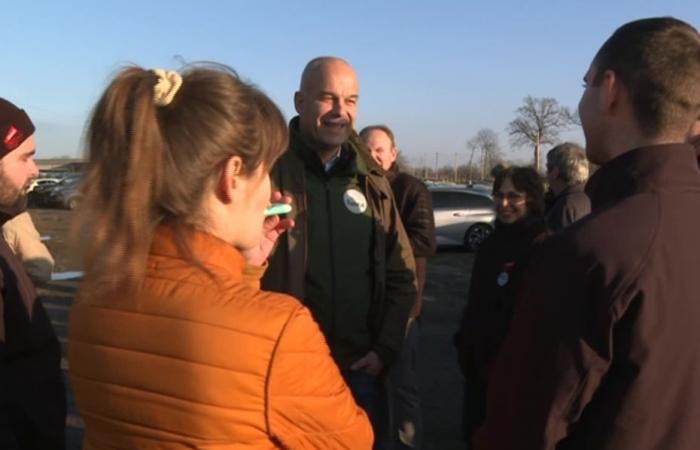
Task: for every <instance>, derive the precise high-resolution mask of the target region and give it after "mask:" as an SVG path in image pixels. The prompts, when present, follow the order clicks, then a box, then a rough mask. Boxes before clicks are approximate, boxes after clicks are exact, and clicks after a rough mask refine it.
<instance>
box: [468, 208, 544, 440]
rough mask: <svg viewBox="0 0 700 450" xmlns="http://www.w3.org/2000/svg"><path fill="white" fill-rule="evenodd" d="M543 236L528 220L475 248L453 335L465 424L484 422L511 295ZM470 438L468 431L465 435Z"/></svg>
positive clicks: (538, 223) (539, 223)
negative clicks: (462, 382) (463, 394)
mask: <svg viewBox="0 0 700 450" xmlns="http://www.w3.org/2000/svg"><path fill="white" fill-rule="evenodd" d="M545 236H546V226H545V223H544V221H543V220H542V219H539V218H536V219H535V218H531V219H526V220H523V221H521V222H518V223H515V224H512V225H505V224H502V223H500V222H496V230H495V231H494V232H493V234H491V235H490V236H489V237H488V238H487V239H486V240H485V241H484V243H483V244H482V245H481V246H480V247H479V251H478V253H477V255H476V259H475V261H474V266H473V268H472V275H471V281H470V287H469V298H468V303H467V307H466V308H465V309H464V313H463V314H462V321H461V323H460V328H459V331H458V332H457V335H456V336H455V344H456V345H457V353H458V356H459V363H460V367H461V369H462V373H463V375H464V377H465V380H466V383H467V386H466V389H467V390H470V392H468V395H469V396H470V398H471V401H470V402H468V403H469V404H467V405H465V408H467V409H468V411H465V416H466V417H467V419H466V422H467V423H466V426H467V427H468V428H469V429H470V430H471V429H473V428H474V427H476V426H478V425H479V424H480V423H481V421H482V420H483V412H484V408H485V405H484V396H485V390H486V382H487V379H488V373H489V368H490V366H491V363H492V361H493V359H494V357H495V356H496V354H497V353H498V351H499V349H500V346H501V343H502V342H503V339H504V338H505V336H506V333H507V332H508V327H509V325H510V320H511V316H512V313H513V305H514V303H515V292H516V288H517V286H518V284H519V282H520V277H521V274H522V273H523V270H524V268H525V267H526V266H527V263H528V259H529V257H530V255H531V252H532V251H533V248H534V247H535V246H536V245H537V244H538V243H539V242H541V241H542V240H543V239H544V237H545ZM468 434H469V433H468Z"/></svg>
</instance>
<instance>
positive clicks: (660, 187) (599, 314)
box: [476, 144, 700, 450]
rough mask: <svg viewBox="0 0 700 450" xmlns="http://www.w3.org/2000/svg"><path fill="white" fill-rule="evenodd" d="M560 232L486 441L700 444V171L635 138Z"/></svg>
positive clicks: (554, 445) (521, 446) (664, 447)
mask: <svg viewBox="0 0 700 450" xmlns="http://www.w3.org/2000/svg"><path fill="white" fill-rule="evenodd" d="M586 190H587V193H588V194H589V197H590V198H591V204H592V207H593V212H592V213H591V214H590V215H589V216H587V217H586V218H584V219H582V220H581V221H579V222H577V223H575V224H573V225H572V226H571V227H569V228H567V229H565V230H564V231H563V232H562V233H561V234H559V235H556V236H554V237H553V238H551V239H550V240H548V241H547V242H546V243H545V244H544V246H543V248H542V251H541V252H540V253H539V255H538V257H536V259H535V260H533V264H532V266H531V267H532V269H533V270H532V271H529V272H528V273H527V274H526V280H527V284H526V286H525V287H524V289H523V290H522V292H521V294H520V295H519V296H518V300H517V304H516V310H515V314H514V317H513V321H512V323H511V329H510V333H509V335H508V337H507V338H506V340H505V342H504V344H503V347H502V349H501V353H500V354H499V356H498V357H497V358H496V361H495V365H494V368H493V372H492V374H491V375H492V378H491V380H490V384H489V388H488V406H487V418H486V421H485V424H484V426H483V427H482V428H481V429H480V430H479V431H478V432H477V436H476V444H477V445H476V448H477V449H478V450H487V449H493V450H509V449H517V450H535V449H543V450H544V449H548V450H550V449H558V450H572V449H577V450H578V449H595V450H613V449H614V450H651V449H655V450H696V449H698V448H700V426H698V424H700V239H699V238H698V230H700V208H698V205H700V171H699V170H698V163H697V159H696V155H695V152H694V149H693V148H692V147H691V146H689V145H683V144H676V145H662V146H654V147H646V148H640V149H636V150H632V151H629V152H627V153H625V154H623V155H621V156H619V157H617V158H615V159H614V160H612V161H610V162H608V163H607V164H605V165H604V166H603V167H601V169H600V170H599V171H598V172H597V173H596V174H595V175H594V176H593V177H592V178H591V180H590V182H589V184H588V186H587V189H586Z"/></svg>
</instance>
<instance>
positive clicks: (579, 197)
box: [546, 184, 591, 231]
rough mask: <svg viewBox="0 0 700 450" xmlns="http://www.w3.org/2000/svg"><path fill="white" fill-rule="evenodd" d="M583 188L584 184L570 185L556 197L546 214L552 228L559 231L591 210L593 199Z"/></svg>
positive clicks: (548, 224) (548, 223)
mask: <svg viewBox="0 0 700 450" xmlns="http://www.w3.org/2000/svg"><path fill="white" fill-rule="evenodd" d="M583 188H584V186H583V185H582V184H576V185H574V186H569V187H567V188H566V189H564V190H563V191H562V192H560V193H559V195H557V196H556V197H555V198H554V201H553V203H552V206H551V207H550V208H549V209H548V210H547V214H546V217H547V226H548V227H549V229H550V230H552V231H559V230H561V229H562V228H564V227H567V226H569V225H571V224H572V223H574V222H576V221H577V220H579V219H581V218H583V217H585V216H587V215H588V214H589V213H590V212H591V201H590V200H589V199H588V196H587V195H586V193H585V192H584V190H583Z"/></svg>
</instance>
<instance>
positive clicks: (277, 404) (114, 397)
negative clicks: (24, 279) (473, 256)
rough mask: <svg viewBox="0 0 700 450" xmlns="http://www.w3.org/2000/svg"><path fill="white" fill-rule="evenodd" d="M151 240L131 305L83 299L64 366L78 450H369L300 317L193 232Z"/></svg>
mask: <svg viewBox="0 0 700 450" xmlns="http://www.w3.org/2000/svg"><path fill="white" fill-rule="evenodd" d="M190 242H191V243H192V246H193V249H194V254H195V256H196V257H197V258H198V259H199V260H200V261H201V262H202V263H203V264H204V266H205V267H206V268H207V269H208V270H209V271H210V272H211V273H212V274H213V275H214V278H213V279H212V277H211V276H210V275H207V274H206V273H205V272H204V271H202V270H201V269H199V268H197V267H196V266H194V265H193V264H192V263H190V262H188V261H187V260H185V259H184V258H183V257H182V256H181V255H180V252H179V251H178V249H177V246H176V245H175V241H174V236H173V233H172V231H171V230H170V229H168V228H166V227H160V228H159V229H158V230H157V232H156V234H155V236H154V240H153V244H152V247H151V254H150V257H149V261H148V269H147V274H146V277H145V280H144V282H143V284H142V285H141V287H140V289H139V292H138V293H137V294H136V295H133V296H129V297H126V298H124V297H122V298H91V297H90V293H89V292H81V293H79V295H78V299H77V300H76V304H75V305H74V306H73V310H72V312H71V319H70V349H69V361H70V371H71V379H72V382H73V388H74V390H75V396H76V400H77V404H78V408H79V409H80V413H81V414H82V416H83V418H84V419H85V425H86V432H85V442H84V448H85V449H100V450H102V449H185V448H187V449H195V448H196V449H212V450H213V449H217V450H220V449H221V450H222V449H278V448H284V449H323V450H328V449H370V448H371V446H372V430H371V427H370V424H369V421H368V420H367V416H366V415H365V413H364V412H363V411H362V410H361V409H360V408H358V407H357V405H356V404H355V402H354V400H353V398H352V394H351V393H350V391H349V390H348V388H347V386H346V385H345V383H344V382H343V379H342V378H341V376H340V372H339V370H338V369H337V367H336V366H335V363H334V362H333V360H332V359H331V357H330V352H329V350H328V346H327V345H326V342H325V341H324V338H323V336H322V334H321V332H320V331H319V328H318V326H317V325H316V323H315V322H314V321H313V319H312V318H311V315H310V314H309V311H308V310H307V309H306V308H304V307H303V306H302V305H301V304H299V303H298V302H297V301H296V300H294V299H293V298H291V297H288V296H285V295H281V294H275V293H268V292H262V291H260V290H259V288H258V284H259V283H258V280H259V277H260V276H261V275H262V273H261V272H262V270H257V272H258V273H254V272H256V271H253V270H246V269H245V261H244V259H243V257H242V256H241V254H240V253H238V251H236V250H235V249H234V248H233V247H232V246H230V245H228V244H226V243H225V242H223V241H221V240H219V239H217V238H215V237H213V236H211V235H208V234H205V233H202V232H193V233H192V235H191V236H190Z"/></svg>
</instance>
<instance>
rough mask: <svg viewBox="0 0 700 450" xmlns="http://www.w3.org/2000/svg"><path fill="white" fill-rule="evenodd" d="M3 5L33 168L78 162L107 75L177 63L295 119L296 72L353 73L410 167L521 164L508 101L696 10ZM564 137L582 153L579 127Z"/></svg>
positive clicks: (369, 119)
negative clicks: (248, 90)
mask: <svg viewBox="0 0 700 450" xmlns="http://www.w3.org/2000/svg"><path fill="white" fill-rule="evenodd" d="M4 3H5V2H0V4H3V9H4V12H3V26H2V30H0V36H2V42H3V46H2V47H3V48H2V63H1V64H0V67H2V70H0V96H2V97H5V98H8V99H10V100H12V101H14V102H15V103H17V104H18V105H20V106H21V107H23V108H25V109H26V110H27V112H28V113H29V115H30V116H31V117H32V118H33V120H34V122H35V124H36V125H37V141H38V149H37V150H38V153H39V157H50V156H58V155H71V156H78V155H80V154H81V152H82V150H81V141H80V139H81V133H82V130H83V127H84V124H85V121H86V118H87V115H88V113H89V111H90V109H91V108H92V106H93V105H94V103H95V102H96V100H97V98H98V97H99V95H100V93H101V92H102V90H103V89H104V87H105V86H106V83H107V82H108V80H109V79H110V77H111V76H112V75H113V74H114V73H115V71H116V70H117V69H118V68H120V67H121V66H123V65H125V64H130V63H136V64H139V65H142V66H145V67H149V68H158V67H162V68H175V69H176V68H178V67H180V66H181V61H183V60H184V61H186V62H194V61H202V60H208V61H217V62H222V63H225V64H228V65H230V66H232V67H234V68H235V69H236V70H237V71H238V73H239V74H240V75H241V76H242V77H244V78H246V79H248V80H250V81H253V82H254V83H256V84H257V85H258V86H260V87H261V88H262V89H263V90H264V91H266V92H267V93H268V94H269V95H270V96H271V97H272V98H273V99H274V100H275V101H276V102H277V104H278V105H279V106H280V107H281V108H282V110H283V112H284V113H285V115H286V116H287V117H288V118H291V117H292V116H293V115H294V107H293V103H292V96H293V92H294V91H295V89H296V88H297V87H298V83H299V76H300V74H301V70H302V69H303V67H304V65H305V64H306V62H308V60H310V59H311V58H313V57H315V56H320V55H334V56H340V57H343V58H345V59H347V60H348V61H349V62H350V63H351V64H352V65H353V66H354V67H355V69H356V70H357V72H358V74H359V77H360V104H359V112H358V117H357V124H356V126H357V128H358V129H359V128H361V127H362V126H364V125H368V124H371V123H377V122H380V123H386V124H388V125H389V126H391V127H392V128H393V129H394V131H395V133H396V136H397V142H398V145H399V147H400V148H401V149H402V150H403V152H404V154H405V155H406V156H407V157H408V159H409V161H411V162H412V163H414V164H419V163H421V162H422V161H425V162H426V163H428V164H430V165H433V164H434V162H435V153H436V152H438V153H440V165H441V166H442V165H444V164H452V163H453V161H454V155H455V153H457V154H458V162H459V163H465V162H466V160H467V158H468V153H467V151H466V146H465V142H466V141H467V140H468V139H469V138H470V137H472V136H473V135H474V134H475V133H476V132H477V131H478V129H480V128H484V127H488V128H492V129H493V130H495V131H497V132H498V133H499V134H500V137H501V146H502V148H503V149H504V150H506V156H507V157H509V158H511V159H521V160H524V159H526V158H528V157H529V155H530V151H529V149H528V150H526V149H521V150H518V149H515V148H513V147H512V146H511V145H510V143H509V141H508V136H507V134H506V132H505V128H506V126H507V125H508V122H510V121H511V120H512V119H513V116H514V110H515V109H516V108H517V107H518V106H520V104H521V102H522V99H523V97H525V96H526V95H532V96H536V97H544V96H547V97H554V98H556V99H557V100H558V101H559V102H560V103H562V104H564V105H567V106H570V107H576V105H577V103H578V100H579V97H580V95H581V92H582V89H581V79H582V77H583V74H584V73H585V71H586V69H587V68H588V64H589V63H590V60H591V58H592V57H593V55H594V54H595V52H596V51H597V49H598V48H599V47H600V45H601V44H602V43H603V41H604V40H605V39H607V37H608V36H609V35H610V34H611V33H612V32H613V31H614V30H615V28H617V27H618V26H619V25H621V24H623V23H625V22H627V21H630V20H634V19H638V18H642V17H650V16H659V15H672V16H676V17H678V18H680V19H683V20H685V21H687V22H689V23H691V24H692V25H694V26H696V27H699V26H700V1H697V0H663V1H659V0H657V1H645V0H637V1H631V0H609V1H599V0H589V1H577V0H568V1H567V0H559V1H554V0H549V1H541V0H490V1H482V0H479V1H476V0H462V1H457V0H455V1H443V0H433V1H410V0H405V1H384V2H382V1H375V2H365V1H346V2H332V1H321V0H318V1H289V0H287V1H266V0H259V1H233V0H231V1H225V0H219V1H214V0H197V1H195V0H189V1H183V0H169V1H162V0H140V1H134V0H120V1H106V0H105V1H99V0H89V1H88V0H74V1H71V0H52V1H45V0H33V1H31V2H22V3H21V5H20V4H16V7H15V8H14V9H8V8H9V4H8V5H4ZM563 137H565V138H568V139H572V140H575V141H579V142H580V143H583V137H582V134H581V132H580V130H572V131H570V132H568V133H566V134H564V135H563Z"/></svg>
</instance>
